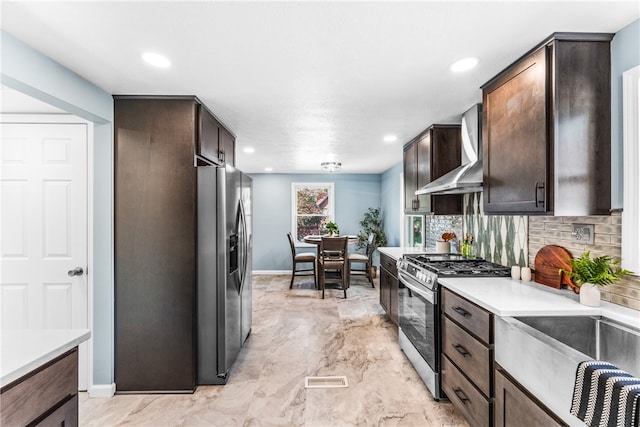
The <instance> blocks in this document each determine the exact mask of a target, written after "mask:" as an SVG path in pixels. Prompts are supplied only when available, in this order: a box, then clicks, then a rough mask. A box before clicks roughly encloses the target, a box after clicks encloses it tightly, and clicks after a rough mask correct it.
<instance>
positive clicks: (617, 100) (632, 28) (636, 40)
mask: <svg viewBox="0 0 640 427" xmlns="http://www.w3.org/2000/svg"><path fill="white" fill-rule="evenodd" d="M637 65H640V20H636V21H634V22H632V23H631V24H629V25H627V26H626V27H624V28H622V29H621V30H620V31H618V32H617V33H616V35H615V37H614V38H613V40H612V41H611V207H612V208H614V209H616V208H620V209H622V190H623V189H622V182H623V170H622V73H624V72H625V71H627V70H628V69H630V68H633V67H635V66H637Z"/></svg>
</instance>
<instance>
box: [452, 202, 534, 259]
mask: <svg viewBox="0 0 640 427" xmlns="http://www.w3.org/2000/svg"><path fill="white" fill-rule="evenodd" d="M463 223H464V230H463V232H464V234H472V235H473V236H474V246H475V248H474V250H475V252H474V253H475V254H477V256H480V257H482V258H484V259H486V260H488V261H492V262H495V263H498V264H502V265H506V266H508V267H510V266H512V265H520V266H526V265H527V259H528V247H527V239H528V233H529V230H528V225H529V221H528V218H527V217H526V216H510V215H485V214H484V211H483V209H482V193H471V194H465V196H464V221H463Z"/></svg>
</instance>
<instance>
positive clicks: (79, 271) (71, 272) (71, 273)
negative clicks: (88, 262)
mask: <svg viewBox="0 0 640 427" xmlns="http://www.w3.org/2000/svg"><path fill="white" fill-rule="evenodd" d="M67 274H68V275H69V277H74V276H82V275H83V274H84V270H83V269H82V267H76V268H74V269H73V270H69V271H68V272H67Z"/></svg>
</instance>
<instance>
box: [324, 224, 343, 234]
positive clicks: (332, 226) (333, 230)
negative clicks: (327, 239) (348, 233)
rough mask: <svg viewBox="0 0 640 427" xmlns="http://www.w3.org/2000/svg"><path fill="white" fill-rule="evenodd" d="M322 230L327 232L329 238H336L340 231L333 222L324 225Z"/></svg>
mask: <svg viewBox="0 0 640 427" xmlns="http://www.w3.org/2000/svg"><path fill="white" fill-rule="evenodd" d="M324 228H325V229H326V230H327V231H328V232H329V234H330V235H331V236H337V235H338V233H339V232H340V230H339V229H338V224H336V223H335V222H333V221H329V222H328V223H326V224H325V225H324Z"/></svg>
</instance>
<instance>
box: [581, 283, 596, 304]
mask: <svg viewBox="0 0 640 427" xmlns="http://www.w3.org/2000/svg"><path fill="white" fill-rule="evenodd" d="M580 304H583V305H588V306H590V307H600V288H599V287H598V286H595V285H592V284H591V283H584V284H583V285H582V286H580Z"/></svg>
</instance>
